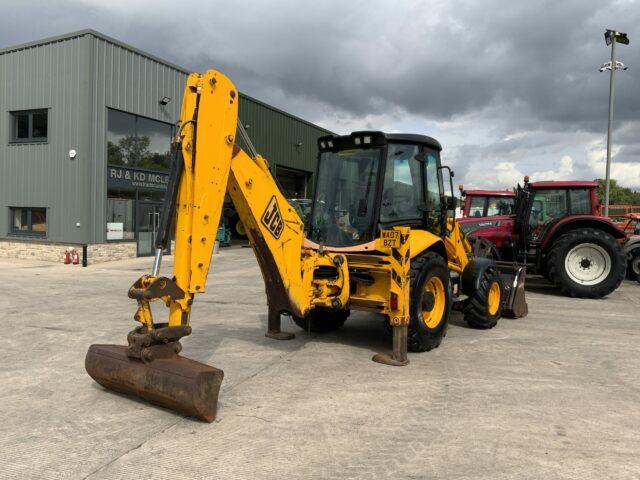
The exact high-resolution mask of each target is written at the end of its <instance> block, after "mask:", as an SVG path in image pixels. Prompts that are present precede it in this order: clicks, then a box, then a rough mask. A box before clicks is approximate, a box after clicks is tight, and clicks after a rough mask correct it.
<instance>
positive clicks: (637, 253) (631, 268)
mask: <svg viewBox="0 0 640 480" xmlns="http://www.w3.org/2000/svg"><path fill="white" fill-rule="evenodd" d="M627 259H628V261H627V276H628V277H629V279H630V280H638V281H640V247H638V248H634V249H633V250H631V251H630V252H629V253H627Z"/></svg>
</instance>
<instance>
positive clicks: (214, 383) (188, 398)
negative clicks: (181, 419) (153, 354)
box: [85, 345, 224, 422]
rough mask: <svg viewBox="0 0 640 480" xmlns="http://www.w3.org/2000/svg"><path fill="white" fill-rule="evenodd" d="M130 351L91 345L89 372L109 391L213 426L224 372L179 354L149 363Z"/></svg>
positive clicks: (112, 346)
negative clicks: (131, 396) (132, 397)
mask: <svg viewBox="0 0 640 480" xmlns="http://www.w3.org/2000/svg"><path fill="white" fill-rule="evenodd" d="M129 349H130V347H126V346H121V345H91V347H90V348H89V351H88V352H87V356H86V359H85V368H86V370H87V372H88V373H89V375H90V376H91V378H93V379H94V380H95V381H96V382H98V383H99V384H100V385H102V386H103V387H105V388H108V389H110V390H114V391H116V392H119V393H124V394H127V395H134V396H137V397H139V398H142V399H144V400H146V401H148V402H150V403H153V404H156V405H160V406H161V407H166V408H169V409H171V410H175V411H178V412H181V413H184V414H185V415H188V416H192V417H195V418H198V419H200V420H204V421H206V422H212V421H213V420H214V419H215V418H216V411H217V409H218V393H219V392H220V385H221V383H222V378H223V377H224V373H223V372H222V370H218V369H217V368H214V367H211V366H209V365H205V364H204V363H200V362H196V361H194V360H190V359H188V358H186V357H182V356H180V355H178V354H174V355H171V356H168V358H155V359H153V360H151V361H149V362H145V361H142V360H140V359H138V358H132V357H130V356H129Z"/></svg>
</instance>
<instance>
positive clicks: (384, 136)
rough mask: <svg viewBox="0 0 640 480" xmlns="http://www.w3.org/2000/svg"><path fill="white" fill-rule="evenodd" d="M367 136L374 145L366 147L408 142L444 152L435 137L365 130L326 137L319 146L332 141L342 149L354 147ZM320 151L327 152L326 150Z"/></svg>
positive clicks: (319, 140)
mask: <svg viewBox="0 0 640 480" xmlns="http://www.w3.org/2000/svg"><path fill="white" fill-rule="evenodd" d="M365 136H370V137H371V138H372V143H370V144H361V145H362V146H364V147H366V146H380V145H383V144H385V143H388V142H407V143H419V144H421V145H426V146H428V147H431V148H433V149H434V150H437V151H439V152H440V151H441V150H442V145H440V142H438V141H437V140H436V139H435V138H433V137H428V136H427V135H417V134H414V133H385V132H380V131H377V130H363V131H358V132H352V133H350V134H349V135H325V136H322V137H320V138H318V146H319V147H321V145H320V143H321V142H325V145H326V142H327V141H328V140H332V141H333V143H334V145H335V146H336V147H337V148H340V146H341V145H349V146H353V145H354V143H355V139H356V138H363V137H365ZM320 149H321V150H325V148H320Z"/></svg>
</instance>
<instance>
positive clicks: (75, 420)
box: [0, 247, 640, 480]
mask: <svg viewBox="0 0 640 480" xmlns="http://www.w3.org/2000/svg"><path fill="white" fill-rule="evenodd" d="M151 261H152V260H151V259H149V258H140V259H134V260H127V261H120V262H112V263H108V264H100V265H95V266H90V267H88V268H82V267H80V266H67V265H61V264H47V263H40V262H31V261H8V260H0V284H2V285H3V292H4V294H3V295H2V296H1V297H0V319H1V320H2V322H1V325H2V326H3V337H4V341H3V348H2V349H1V350H0V382H1V385H2V388H1V389H0V405H1V407H0V416H1V417H2V418H1V422H0V432H1V434H0V478H2V479H14V478H15V479H31V478H33V479H40V478H47V479H93V480H95V479H128V478H136V479H147V478H152V479H168V478H171V479H236V478H238V479H278V480H279V479H316V478H317V479H356V478H357V479H360V478H363V479H364V478H366V479H383V478H393V479H440V478H441V479H492V480H496V479H515V478H517V479H529V478H530V479H545V480H548V479H580V480H585V479H598V480H601V479H605V478H611V479H625V478H629V479H631V478H636V479H637V478H640V348H639V347H640V343H639V342H640V328H639V324H640V314H639V313H638V312H639V311H640V285H638V284H637V283H633V282H630V281H625V282H624V284H623V285H622V286H621V287H620V288H619V289H618V290H617V291H616V292H614V293H613V294H611V295H610V296H609V297H608V298H606V299H602V300H580V299H571V298H567V297H564V296H560V295H559V294H557V293H555V291H554V289H553V288H552V287H551V286H550V285H548V284H547V283H545V281H544V280H543V279H541V278H539V277H532V278H530V279H529V280H528V286H527V299H528V302H529V312H530V313H529V316H528V317H526V318H522V319H518V320H509V319H502V320H501V321H500V322H499V324H498V326H497V327H496V328H494V329H492V330H487V331H479V330H474V329H471V328H468V327H467V326H466V325H465V324H464V322H463V320H462V316H461V314H459V313H455V312H454V313H453V314H452V318H451V321H450V326H449V331H448V335H447V337H446V338H445V340H444V342H443V343H442V345H441V346H440V348H438V349H436V350H434V351H432V352H428V353H422V354H410V361H411V363H410V365H409V366H407V367H403V368H397V367H389V366H385V365H380V364H377V363H374V362H372V361H371V357H372V355H373V354H374V353H377V352H380V351H387V350H389V348H390V336H389V334H388V333H387V331H386V328H385V326H384V325H383V322H382V321H381V319H380V318H378V317H376V316H374V315H370V314H364V313H353V314H352V316H351V317H350V318H349V320H348V321H347V323H346V324H345V326H344V327H343V328H342V329H340V330H338V331H336V332H332V333H329V334H310V333H307V332H305V331H302V330H300V329H299V328H298V327H297V326H296V325H295V324H293V323H292V322H291V321H290V320H288V319H286V318H283V327H284V328H285V329H286V330H288V331H294V332H295V333H296V338H295V339H294V340H291V341H287V342H283V341H276V340H271V339H268V338H265V336H264V332H265V330H266V299H265V294H264V285H263V282H262V278H261V276H260V271H259V269H258V266H257V263H256V261H255V258H254V257H253V254H252V252H251V250H250V249H245V248H238V247H232V248H228V249H222V250H221V253H220V254H219V255H216V256H214V258H213V266H212V269H211V272H210V274H209V280H208V284H207V292H206V293H205V294H203V295H199V296H198V297H197V298H196V301H195V303H194V309H193V314H192V325H193V328H194V332H193V334H192V335H191V336H190V337H188V338H186V339H185V340H184V341H183V344H184V351H183V354H184V355H185V356H188V357H190V358H193V359H195V360H198V361H201V362H204V363H208V364H211V365H214V366H216V367H218V368H221V369H222V370H224V372H225V379H224V382H223V384H222V390H221V393H220V403H219V411H218V418H217V419H216V420H215V422H214V423H212V424H207V423H202V422H198V421H195V420H193V419H191V418H187V417H184V416H181V415H178V414H175V413H173V412H171V411H168V410H165V409H163V408H159V407H155V406H152V405H149V404H146V403H144V402H142V401H139V400H135V399H132V398H129V397H126V396H123V395H119V394H115V393H112V392H110V391H107V390H105V389H103V388H102V387H100V386H99V385H98V384H96V383H94V382H93V381H92V379H91V378H90V377H89V376H88V375H87V374H86V372H85V370H84V357H85V354H86V351H87V348H88V347H89V345H90V344H92V343H117V344H124V343H125V342H126V334H127V332H128V331H129V330H131V329H132V328H133V326H135V322H134V321H133V319H132V317H133V314H134V312H135V303H134V302H133V301H132V300H129V299H128V298H127V290H128V288H129V286H130V285H131V284H132V283H133V281H134V280H135V279H136V278H137V277H138V276H140V275H141V274H143V273H145V272H147V271H148V270H149V268H150V265H151ZM163 268H164V271H165V272H166V271H168V270H169V269H170V268H171V259H170V258H169V259H167V260H166V261H165V264H164V266H163ZM159 307H162V306H161V305H160V306H159ZM157 311H158V315H160V312H162V310H161V309H160V308H158V310H157ZM162 313H163V312H162Z"/></svg>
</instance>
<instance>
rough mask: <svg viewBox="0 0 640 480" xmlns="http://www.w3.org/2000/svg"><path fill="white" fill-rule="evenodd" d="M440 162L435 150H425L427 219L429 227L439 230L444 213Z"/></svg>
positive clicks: (434, 230)
mask: <svg viewBox="0 0 640 480" xmlns="http://www.w3.org/2000/svg"><path fill="white" fill-rule="evenodd" d="M439 166H440V162H439V159H438V157H437V156H436V154H434V153H433V151H429V150H427V151H425V176H426V182H425V183H426V186H427V192H426V197H427V198H426V202H425V210H426V221H427V228H428V229H432V231H433V232H438V231H439V228H440V221H441V213H442V197H443V196H444V192H443V190H442V171H441V170H439V169H438V167H439Z"/></svg>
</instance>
